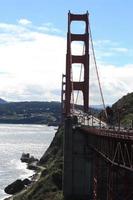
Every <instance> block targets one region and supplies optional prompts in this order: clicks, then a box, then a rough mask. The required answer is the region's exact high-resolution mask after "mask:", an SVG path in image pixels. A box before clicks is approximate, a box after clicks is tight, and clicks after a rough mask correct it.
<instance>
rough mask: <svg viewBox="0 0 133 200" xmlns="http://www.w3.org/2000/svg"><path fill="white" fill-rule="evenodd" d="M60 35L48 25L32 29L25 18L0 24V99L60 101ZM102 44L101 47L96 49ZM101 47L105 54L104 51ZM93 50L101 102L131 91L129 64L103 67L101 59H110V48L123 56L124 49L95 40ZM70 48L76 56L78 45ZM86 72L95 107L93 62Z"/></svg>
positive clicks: (132, 69) (62, 59) (131, 68)
mask: <svg viewBox="0 0 133 200" xmlns="http://www.w3.org/2000/svg"><path fill="white" fill-rule="evenodd" d="M24 20H25V21H24ZM29 25H30V26H29ZM61 34H62V31H61V30H59V29H58V28H55V27H54V25H53V24H51V23H47V24H41V25H38V26H35V25H34V24H33V23H32V22H31V21H29V20H28V19H23V20H22V19H21V20H19V23H18V24H6V23H0V55H1V57H0V97H1V98H4V99H6V100H9V101H26V100H34V101H36V100H40V101H51V100H56V101H57V100H60V90H61V75H62V72H63V73H64V72H65V63H66V61H65V60H66V36H65V37H64V36H61ZM102 43H103V44H104V48H103V49H102V48H101V49H99V48H100V47H101V44H102ZM98 45H99V47H98ZM105 47H107V49H109V51H107V50H106V52H105ZM95 48H96V50H97V57H98V56H99V58H100V59H98V66H99V74H100V80H101V85H102V88H103V94H104V97H105V102H106V103H114V102H115V101H116V100H118V99H119V98H120V97H121V96H123V95H125V94H126V93H128V92H131V91H132V89H133V83H132V74H133V64H132V63H131V64H126V65H121V66H119V67H118V66H115V65H110V64H107V63H106V64H105V63H104V61H103V60H102V58H103V57H104V56H110V55H109V54H110V53H111V48H115V50H113V51H115V52H116V51H119V52H123V53H126V51H128V49H126V48H125V47H120V46H119V45H118V44H116V43H114V44H113V43H112V44H111V41H110V40H105V41H104V42H102V41H98V42H96V41H95ZM73 49H76V50H75V51H74V53H76V54H78V53H79V52H80V53H81V52H82V48H81V44H80V43H79V44H78V43H73ZM98 51H99V52H98ZM103 51H104V52H105V54H104V55H103ZM98 53H99V54H98ZM91 62H92V61H91ZM73 70H74V77H75V78H76V77H78V76H79V73H80V67H79V66H77V68H76V67H74V69H73ZM90 71H91V72H90V86H91V88H90V98H91V101H90V102H91V104H99V103H101V98H100V95H99V89H98V82H97V77H96V73H95V68H94V61H93V63H92V64H91V70H90ZM75 74H76V75H75Z"/></svg>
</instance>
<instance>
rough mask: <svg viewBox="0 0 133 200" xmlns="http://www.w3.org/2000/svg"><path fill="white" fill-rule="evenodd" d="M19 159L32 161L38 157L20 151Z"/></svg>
mask: <svg viewBox="0 0 133 200" xmlns="http://www.w3.org/2000/svg"><path fill="white" fill-rule="evenodd" d="M20 160H21V161H22V162H26V163H32V162H35V161H38V159H37V158H35V157H34V156H30V154H29V153H22V156H21V158H20Z"/></svg>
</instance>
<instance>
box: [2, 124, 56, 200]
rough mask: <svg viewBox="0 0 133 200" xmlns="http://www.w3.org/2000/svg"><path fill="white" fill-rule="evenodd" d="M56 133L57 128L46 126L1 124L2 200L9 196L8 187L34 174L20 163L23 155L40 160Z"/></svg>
mask: <svg viewBox="0 0 133 200" xmlns="http://www.w3.org/2000/svg"><path fill="white" fill-rule="evenodd" d="M55 132H56V130H55V127H52V126H51V127H48V126H46V125H21V124H20V125H18V124H15V125H14V124H0V200H3V199H4V198H5V197H8V196H9V195H7V194H5V193H4V188H5V187H6V186H7V185H9V184H10V183H12V182H13V181H15V180H16V179H18V178H20V179H24V178H27V177H30V176H32V175H33V174H34V172H33V171H32V170H28V169H27V168H26V164H25V163H22V162H21V161H20V157H21V155H22V153H30V154H31V155H33V156H34V157H36V158H38V159H39V158H40V157H41V156H42V155H43V154H44V152H45V151H46V149H47V148H48V146H49V144H50V142H51V141H52V139H53V137H54V135H55Z"/></svg>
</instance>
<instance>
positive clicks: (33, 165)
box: [27, 161, 38, 170]
mask: <svg viewBox="0 0 133 200" xmlns="http://www.w3.org/2000/svg"><path fill="white" fill-rule="evenodd" d="M37 163H38V162H37V161H34V162H30V163H28V166H27V168H28V169H31V170H37V169H38V166H37Z"/></svg>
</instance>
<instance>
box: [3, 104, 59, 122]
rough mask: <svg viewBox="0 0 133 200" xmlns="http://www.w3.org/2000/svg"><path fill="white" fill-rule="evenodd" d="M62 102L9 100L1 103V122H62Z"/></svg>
mask: <svg viewBox="0 0 133 200" xmlns="http://www.w3.org/2000/svg"><path fill="white" fill-rule="evenodd" d="M60 113H61V104H60V102H54V101H52V102H39V101H38V102H36V101H31V102H10V103H9V102H8V103H5V104H0V123H15V124H18V123H20V124H47V125H56V126H57V125H58V124H59V123H60Z"/></svg>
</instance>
